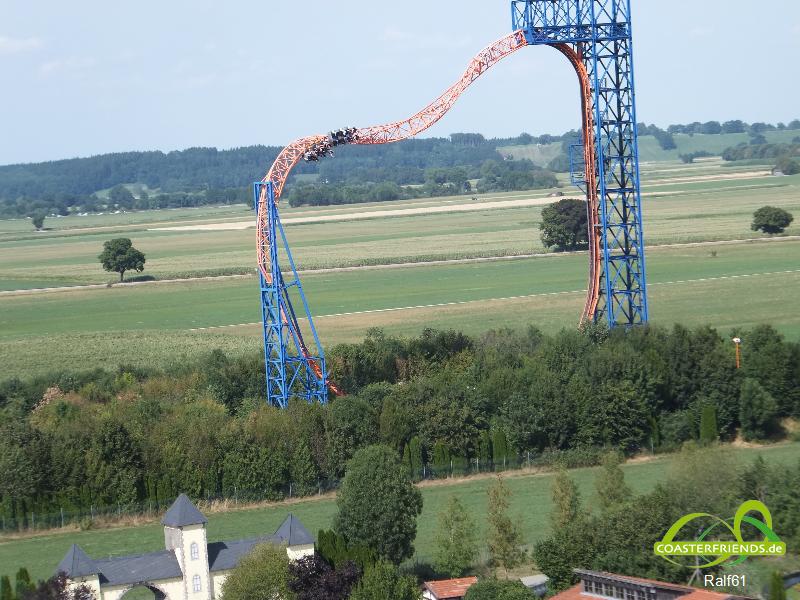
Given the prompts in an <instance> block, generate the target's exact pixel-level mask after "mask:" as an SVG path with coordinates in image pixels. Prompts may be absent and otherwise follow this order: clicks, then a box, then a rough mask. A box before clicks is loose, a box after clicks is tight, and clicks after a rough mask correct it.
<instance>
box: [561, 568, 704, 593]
mask: <svg viewBox="0 0 800 600" xmlns="http://www.w3.org/2000/svg"><path fill="white" fill-rule="evenodd" d="M575 573H577V574H578V575H579V576H580V575H593V576H595V577H607V578H608V579H613V580H614V581H621V582H625V581H627V582H630V583H638V584H640V585H651V586H653V587H659V588H662V589H666V590H675V591H677V592H687V593H688V592H691V591H692V590H694V589H696V588H693V587H691V586H688V585H680V584H677V583H667V582H666V581H658V580H657V579H646V578H644V577H631V576H630V575H619V574H617V573H608V572H606V571H585V570H583V569H575Z"/></svg>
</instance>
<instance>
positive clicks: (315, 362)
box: [253, 182, 328, 408]
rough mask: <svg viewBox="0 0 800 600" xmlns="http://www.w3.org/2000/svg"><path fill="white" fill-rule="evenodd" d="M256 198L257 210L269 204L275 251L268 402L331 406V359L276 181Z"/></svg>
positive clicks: (264, 276) (258, 188) (264, 281)
mask: <svg viewBox="0 0 800 600" xmlns="http://www.w3.org/2000/svg"><path fill="white" fill-rule="evenodd" d="M253 196H254V205H255V209H256V211H258V210H259V207H260V205H261V204H262V203H263V208H264V209H265V210H266V212H267V219H266V222H265V232H264V233H265V236H266V238H267V239H268V240H269V243H268V248H267V249H266V251H267V252H268V253H269V265H270V270H269V271H268V272H267V273H264V272H263V271H259V280H260V284H261V313H262V314H261V317H262V324H263V328H264V364H265V367H266V377H267V402H268V403H269V404H271V405H273V406H279V407H281V408H286V406H287V404H288V402H289V398H292V397H294V398H301V399H304V400H306V401H308V402H321V403H325V402H327V401H328V387H327V385H326V382H327V376H326V374H325V373H326V371H325V357H324V356H323V353H322V347H321V345H320V343H319V338H318V337H317V330H316V328H315V327H314V321H313V319H312V318H311V311H310V310H309V309H308V303H307V302H306V297H305V294H304V293H303V286H302V284H301V283H300V277H299V276H298V275H297V269H296V268H295V264H294V259H293V258H292V252H291V250H290V249H289V243H288V242H287V240H286V234H285V233H284V231H283V225H281V220H280V217H279V216H278V207H277V205H276V204H275V195H274V191H273V188H272V183H269V182H268V183H262V182H258V183H255V184H254V185H253ZM281 250H283V252H281ZM281 263H284V264H285V265H286V266H288V267H289V268H288V269H287V272H289V273H290V274H291V276H292V277H291V279H290V280H289V281H287V280H286V278H285V277H284V275H283V271H282V269H281ZM292 290H296V292H297V296H299V299H300V302H301V306H302V308H303V311H304V313H305V314H304V316H305V318H306V320H307V323H308V330H310V331H311V334H312V337H313V339H314V350H315V355H312V354H311V351H310V350H309V349H308V346H307V345H306V343H305V341H304V339H303V333H302V330H301V328H300V324H299V322H298V320H297V315H296V313H295V309H294V306H293V304H292V299H291V296H290V292H291V291H292Z"/></svg>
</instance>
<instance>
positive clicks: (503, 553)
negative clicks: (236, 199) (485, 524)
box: [486, 477, 525, 573]
mask: <svg viewBox="0 0 800 600" xmlns="http://www.w3.org/2000/svg"><path fill="white" fill-rule="evenodd" d="M488 494H489V529H488V539H487V540H486V544H487V546H488V547H489V562H490V563H491V564H492V565H493V566H497V567H502V568H503V569H505V571H506V573H508V571H509V569H513V568H514V567H517V566H519V565H521V564H522V562H523V560H525V552H524V551H523V550H522V549H521V548H520V546H521V545H522V536H521V535H520V533H519V529H517V526H516V525H515V524H514V521H512V520H511V518H510V517H509V516H508V507H509V498H510V496H511V492H510V490H509V489H508V486H506V484H505V481H503V478H502V477H498V478H497V480H496V481H495V482H494V484H492V485H491V486H490V487H489V491H488Z"/></svg>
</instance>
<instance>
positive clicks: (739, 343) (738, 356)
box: [733, 337, 742, 369]
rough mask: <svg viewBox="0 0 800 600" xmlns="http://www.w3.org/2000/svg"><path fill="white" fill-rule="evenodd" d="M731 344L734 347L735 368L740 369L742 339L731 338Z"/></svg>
mask: <svg viewBox="0 0 800 600" xmlns="http://www.w3.org/2000/svg"><path fill="white" fill-rule="evenodd" d="M733 343H734V345H735V346H736V368H737V369H741V368H742V338H740V337H735V338H733Z"/></svg>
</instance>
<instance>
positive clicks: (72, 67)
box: [39, 56, 97, 75]
mask: <svg viewBox="0 0 800 600" xmlns="http://www.w3.org/2000/svg"><path fill="white" fill-rule="evenodd" d="M96 64H97V60H96V59H94V58H90V57H77V56H69V57H67V58H57V59H55V60H50V61H47V62H45V63H42V64H41V65H39V73H41V74H42V75H55V74H58V73H64V72H67V71H71V72H75V71H85V70H86V69H91V68H92V67H94V66H95V65H96Z"/></svg>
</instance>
